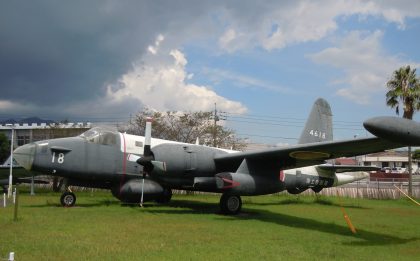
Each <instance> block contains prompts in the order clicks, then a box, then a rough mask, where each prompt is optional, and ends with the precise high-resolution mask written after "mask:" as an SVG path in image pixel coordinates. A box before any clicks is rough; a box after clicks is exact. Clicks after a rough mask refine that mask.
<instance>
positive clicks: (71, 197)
mask: <svg viewBox="0 0 420 261" xmlns="http://www.w3.org/2000/svg"><path fill="white" fill-rule="evenodd" d="M60 202H61V205H62V206H63V207H73V206H74V204H76V195H75V194H74V193H72V192H68V191H66V192H64V193H63V194H62V195H61V197H60Z"/></svg>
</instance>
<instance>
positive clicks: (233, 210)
mask: <svg viewBox="0 0 420 261" xmlns="http://www.w3.org/2000/svg"><path fill="white" fill-rule="evenodd" d="M241 208H242V200H241V197H240V196H237V195H232V194H228V193H225V194H223V195H222V197H221V198H220V209H221V210H222V213H223V214H226V215H236V214H238V213H239V211H241Z"/></svg>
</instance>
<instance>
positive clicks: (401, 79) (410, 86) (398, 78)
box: [386, 65, 420, 196]
mask: <svg viewBox="0 0 420 261" xmlns="http://www.w3.org/2000/svg"><path fill="white" fill-rule="evenodd" d="M386 86H387V87H388V89H389V91H388V92H387V93H386V105H388V106H389V107H391V108H395V112H396V114H397V115H399V114H400V106H401V105H402V108H403V110H404V114H403V118H406V119H410V120H412V119H413V115H414V113H415V112H416V111H418V110H420V81H419V79H417V78H416V69H411V68H410V65H407V66H405V67H404V66H403V67H401V68H399V69H398V70H396V71H394V73H393V75H392V79H391V80H389V81H388V82H387V83H386ZM412 185H413V182H412V169H411V147H408V194H409V195H410V196H412V191H413V188H412Z"/></svg>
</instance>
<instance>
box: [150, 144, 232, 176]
mask: <svg viewBox="0 0 420 261" xmlns="http://www.w3.org/2000/svg"><path fill="white" fill-rule="evenodd" d="M152 152H153V155H154V160H155V161H159V162H164V163H165V168H166V171H165V172H161V171H154V172H153V174H155V175H171V176H182V177H185V176H186V175H193V174H200V176H210V175H211V174H213V173H215V172H216V165H215V163H214V160H213V158H214V156H215V155H217V154H222V153H223V154H224V153H226V152H224V151H222V150H219V149H216V148H211V147H204V146H199V145H193V144H171V143H165V144H161V145H157V146H155V147H153V148H152Z"/></svg>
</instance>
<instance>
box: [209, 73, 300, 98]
mask: <svg viewBox="0 0 420 261" xmlns="http://www.w3.org/2000/svg"><path fill="white" fill-rule="evenodd" d="M202 73H203V74H205V75H207V76H208V77H209V78H210V80H211V81H212V82H214V83H216V84H218V83H220V82H221V81H224V80H228V81H230V82H231V84H232V85H234V86H236V87H239V88H247V89H265V90H269V91H274V92H280V93H297V91H296V90H293V89H291V88H287V87H283V86H281V85H278V84H273V83H269V82H266V81H263V80H260V79H256V78H253V77H250V76H247V75H242V74H237V73H234V72H230V71H226V70H220V69H214V68H204V70H203V71H202Z"/></svg>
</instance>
